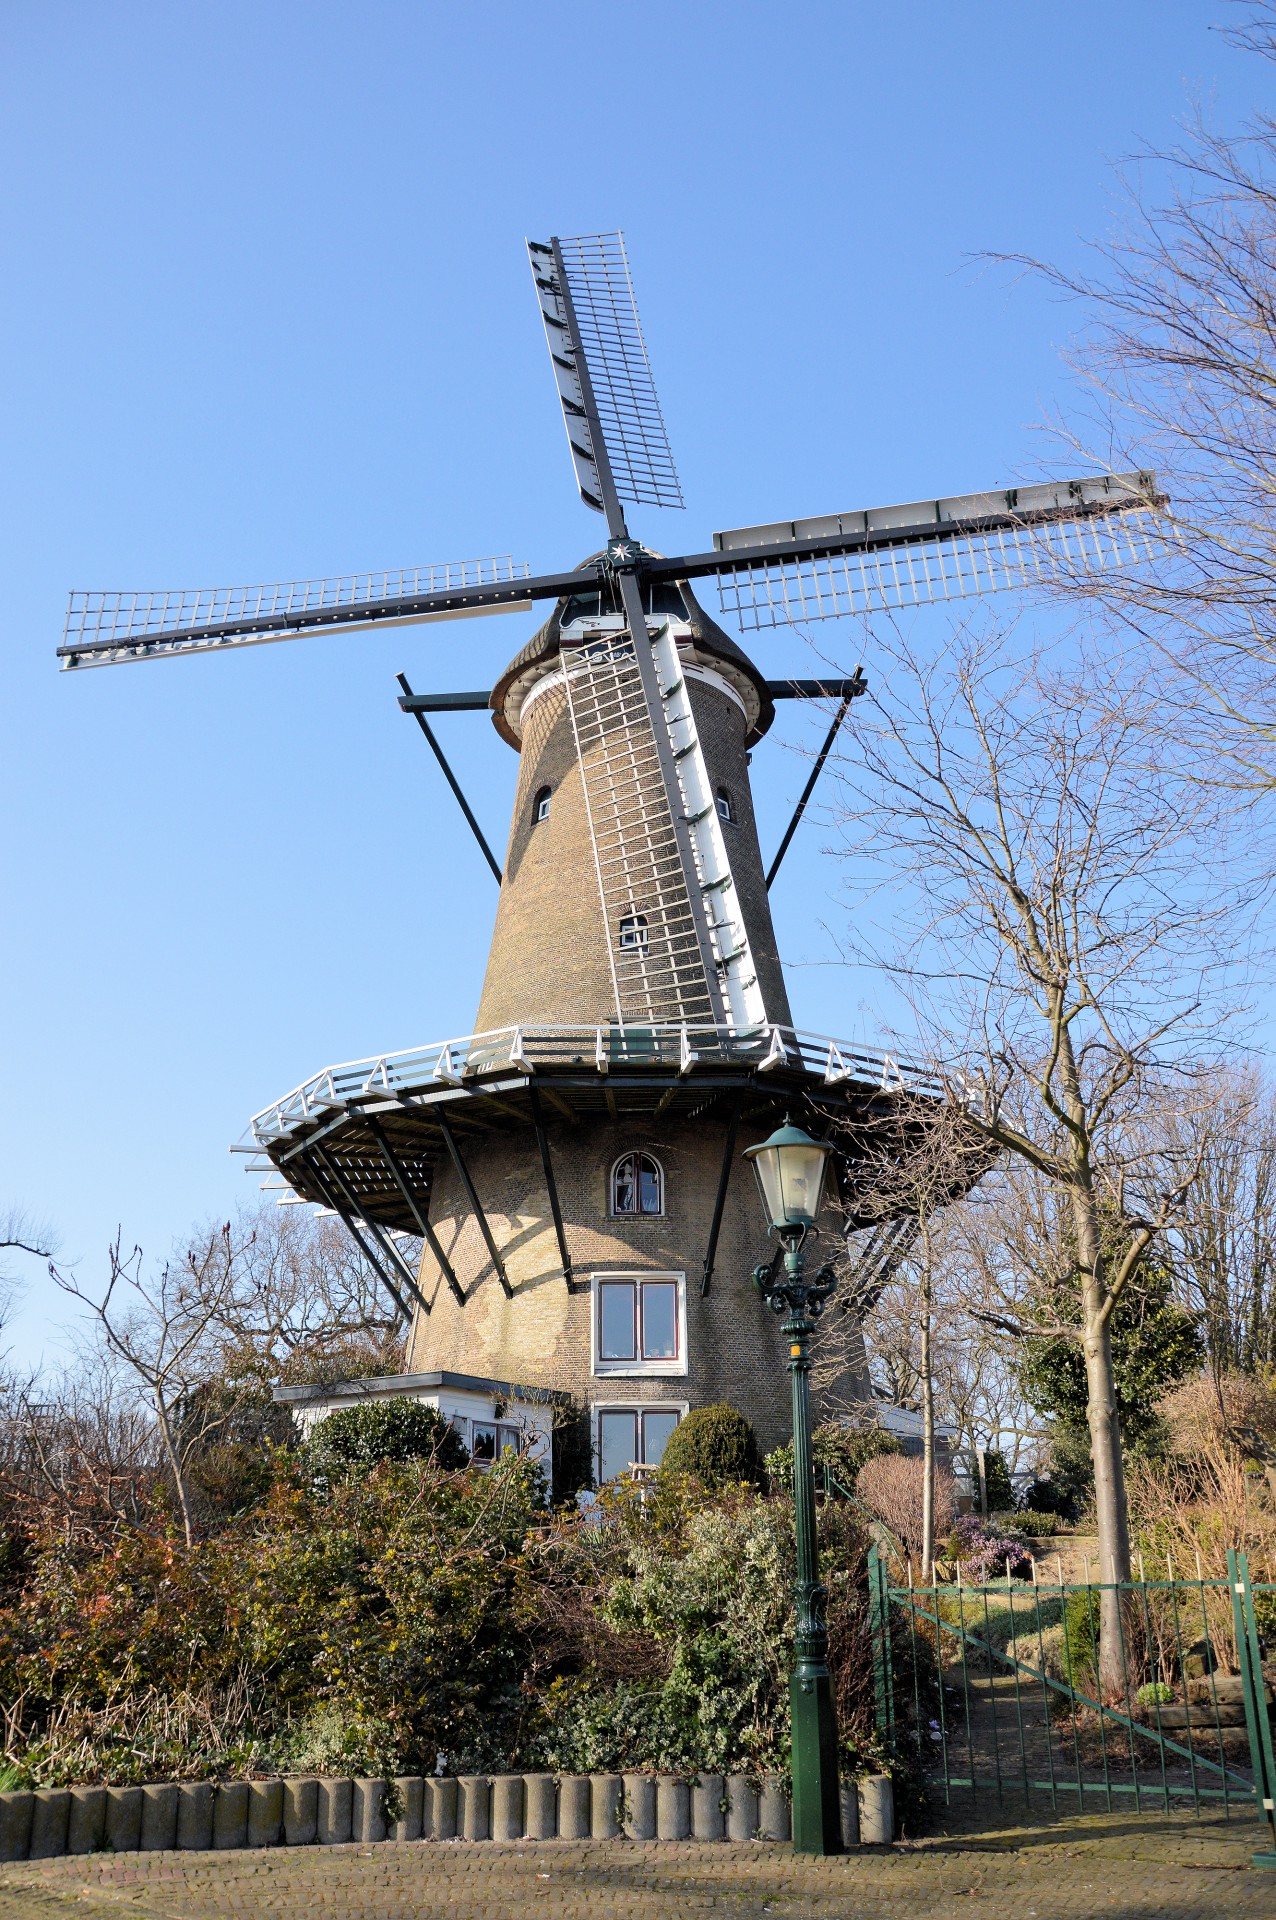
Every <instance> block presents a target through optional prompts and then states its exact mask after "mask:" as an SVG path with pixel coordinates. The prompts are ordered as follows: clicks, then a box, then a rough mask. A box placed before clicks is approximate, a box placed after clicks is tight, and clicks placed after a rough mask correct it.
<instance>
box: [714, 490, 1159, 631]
mask: <svg viewBox="0 0 1276 1920" xmlns="http://www.w3.org/2000/svg"><path fill="white" fill-rule="evenodd" d="M1163 505H1164V501H1163V498H1162V497H1161V496H1160V495H1159V494H1158V493H1157V491H1156V484H1155V480H1154V478H1153V476H1152V475H1151V474H1147V473H1127V474H1105V475H1102V476H1101V477H1099V478H1097V479H1085V480H1070V481H1059V482H1052V483H1050V484H1048V485H1045V486H1032V487H1017V488H1011V489H1008V490H1006V491H1003V492H999V493H974V494H963V495H958V496H955V497H953V498H951V499H945V500H919V501H912V502H910V503H908V504H907V505H904V506H896V507H878V508H870V509H869V510H868V511H860V512H856V513H843V514H829V515H825V516H823V517H821V518H817V519H809V520H792V521H781V522H779V523H774V524H771V525H769V526H760V527H739V528H736V529H734V530H733V531H731V532H729V533H716V534H715V535H714V536H713V544H714V548H715V550H716V551H717V552H718V553H721V554H722V556H723V562H724V564H719V565H718V566H716V567H715V568H714V569H713V570H714V572H715V573H716V574H717V580H718V595H719V599H720V602H721V605H722V610H723V612H724V613H729V614H731V615H733V616H734V617H735V619H736V620H738V621H739V623H740V625H741V626H742V627H744V628H747V629H757V628H760V627H773V626H780V625H783V624H786V623H787V622H790V621H803V622H805V621H810V620H831V619H838V618H840V617H843V616H845V615H847V614H871V613H880V612H889V611H892V610H894V609H896V608H900V607H912V606H924V605H926V604H928V603H931V602H940V601H947V600H960V599H966V598H968V597H970V596H971V595H975V594H983V593H993V592H996V591H998V590H1000V589H1002V588H1007V587H1024V586H1032V585H1037V584H1041V583H1044V582H1050V581H1062V580H1066V579H1068V578H1075V577H1076V576H1078V575H1080V574H1086V573H1094V572H1097V571H1099V570H1100V569H1102V568H1105V567H1110V566H1121V565H1124V564H1127V563H1129V562H1130V561H1136V560H1144V559H1146V558H1148V556H1149V555H1150V553H1151V552H1152V542H1153V538H1154V531H1153V522H1154V520H1155V519H1156V518H1157V517H1158V515H1159V510H1160V508H1161V507H1162V506H1163Z"/></svg>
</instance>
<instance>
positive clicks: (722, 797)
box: [714, 787, 735, 820]
mask: <svg viewBox="0 0 1276 1920" xmlns="http://www.w3.org/2000/svg"><path fill="white" fill-rule="evenodd" d="M714 802H715V804H716V806H717V809H718V818H719V820H734V819H735V808H734V807H733V806H732V804H731V795H730V794H729V793H728V792H727V790H726V788H725V787H719V788H718V791H717V793H716V794H715V795H714Z"/></svg>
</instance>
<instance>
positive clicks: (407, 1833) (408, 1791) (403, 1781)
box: [386, 1773, 425, 1840]
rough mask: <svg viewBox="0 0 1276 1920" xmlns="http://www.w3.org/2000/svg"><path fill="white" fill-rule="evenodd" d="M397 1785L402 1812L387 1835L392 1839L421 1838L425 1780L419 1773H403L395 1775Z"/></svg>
mask: <svg viewBox="0 0 1276 1920" xmlns="http://www.w3.org/2000/svg"><path fill="white" fill-rule="evenodd" d="M394 1784H395V1787H396V1788H397V1790H398V1795H399V1807H400V1813H399V1817H398V1819H397V1820H392V1821H391V1822H390V1824H389V1826H388V1827H387V1828H386V1837H387V1839H390V1840H419V1839H420V1838H421V1802H422V1799H423V1790H424V1787H425V1782H424V1780H423V1779H422V1778H421V1776H420V1774H419V1773H412V1774H408V1773H402V1774H397V1775H396V1776H395V1782H394Z"/></svg>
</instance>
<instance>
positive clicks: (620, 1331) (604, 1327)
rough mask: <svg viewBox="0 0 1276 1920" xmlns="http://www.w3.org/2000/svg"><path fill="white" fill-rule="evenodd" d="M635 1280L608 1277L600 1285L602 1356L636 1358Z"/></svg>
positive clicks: (607, 1358)
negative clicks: (616, 1279) (612, 1279)
mask: <svg viewBox="0 0 1276 1920" xmlns="http://www.w3.org/2000/svg"><path fill="white" fill-rule="evenodd" d="M634 1293H635V1288H634V1286H633V1284H632V1282H630V1281H628V1280H626V1281H622V1282H616V1281H606V1282H604V1283H603V1285H602V1286H600V1287H599V1289H598V1358H599V1359H600V1360H636V1359H637V1357H638V1349H637V1347H636V1346H635V1344H634Z"/></svg>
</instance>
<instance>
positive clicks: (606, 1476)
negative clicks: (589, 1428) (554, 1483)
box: [598, 1407, 679, 1481]
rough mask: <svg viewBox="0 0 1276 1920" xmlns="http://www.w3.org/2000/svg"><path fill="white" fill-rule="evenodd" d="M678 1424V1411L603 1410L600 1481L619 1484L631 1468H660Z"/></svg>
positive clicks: (600, 1432) (599, 1458)
mask: <svg viewBox="0 0 1276 1920" xmlns="http://www.w3.org/2000/svg"><path fill="white" fill-rule="evenodd" d="M678 1420H679V1412H678V1409H677V1408H676V1407H602V1408H600V1410H599V1414H598V1478H599V1480H600V1481H605V1480H615V1479H617V1478H618V1477H619V1475H621V1474H623V1473H628V1471H629V1469H630V1467H658V1466H659V1465H660V1462H661V1459H662V1458H663V1456H664V1451H665V1445H666V1443H667V1441H668V1439H669V1435H670V1434H671V1433H672V1432H673V1430H674V1428H675V1427H676V1426H677V1424H678Z"/></svg>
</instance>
